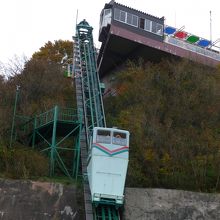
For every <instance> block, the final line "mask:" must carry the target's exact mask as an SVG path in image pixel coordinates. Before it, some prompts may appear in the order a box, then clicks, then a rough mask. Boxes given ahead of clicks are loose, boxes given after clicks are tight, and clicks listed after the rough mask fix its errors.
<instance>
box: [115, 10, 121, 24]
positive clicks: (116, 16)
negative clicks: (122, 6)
mask: <svg viewBox="0 0 220 220" xmlns="http://www.w3.org/2000/svg"><path fill="white" fill-rule="evenodd" d="M114 12H115V13H114V19H115V20H117V21H119V20H120V10H119V9H117V8H115V11H114Z"/></svg>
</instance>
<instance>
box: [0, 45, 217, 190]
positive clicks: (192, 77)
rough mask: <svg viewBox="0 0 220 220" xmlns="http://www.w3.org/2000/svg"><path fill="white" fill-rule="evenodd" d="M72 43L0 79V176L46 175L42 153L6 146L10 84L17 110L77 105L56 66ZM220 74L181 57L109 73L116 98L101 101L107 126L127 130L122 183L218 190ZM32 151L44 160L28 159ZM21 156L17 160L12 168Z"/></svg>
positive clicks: (41, 54) (130, 65)
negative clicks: (128, 140) (127, 158)
mask: <svg viewBox="0 0 220 220" xmlns="http://www.w3.org/2000/svg"><path fill="white" fill-rule="evenodd" d="M71 48H72V43H71V42H63V41H55V43H51V42H48V43H47V44H45V46H44V47H42V48H41V49H40V51H38V52H36V53H35V54H34V55H33V57H32V58H31V59H30V60H29V61H27V62H26V63H25V67H24V69H23V70H22V71H21V72H20V73H19V74H16V75H12V76H11V77H9V78H8V79H4V78H3V76H2V77H1V81H0V84H1V87H0V95H1V97H0V106H1V108H0V111H1V114H0V117H1V118H0V124H1V126H0V128H1V129H0V137H1V147H0V152H1V154H0V158H1V162H0V164H1V167H0V173H1V176H6V177H10V178H29V177H39V176H42V175H43V176H45V175H46V173H47V171H48V165H47V164H48V161H47V158H46V157H45V156H44V155H41V154H39V155H38V153H37V152H33V153H32V152H31V151H30V149H29V148H26V146H20V145H19V144H18V143H14V147H15V148H13V149H8V146H9V140H10V131H11V121H12V114H13V106H14V97H15V87H16V85H20V86H21V87H20V93H19V99H18V106H17V114H19V115H26V116H31V115H34V114H37V113H40V112H44V111H46V110H48V109H50V108H52V107H53V106H54V105H60V106H63V107H75V98H74V88H73V86H72V82H71V80H70V79H67V78H65V77H64V76H63V69H62V66H61V65H60V63H59V61H60V60H61V59H62V57H63V56H64V55H65V51H67V52H68V53H69V54H70V56H72V54H71V51H72V49H71ZM219 72H220V71H219V70H216V69H212V68H208V67H204V66H202V65H198V64H195V63H192V62H190V61H186V60H182V61H167V60H164V61H162V62H161V63H159V64H152V63H144V62H143V61H140V62H139V63H132V62H128V64H127V65H126V67H124V68H123V69H122V70H121V71H119V72H116V73H114V77H113V78H114V81H113V83H112V85H111V86H112V87H113V88H114V89H115V90H116V91H117V95H116V96H114V95H112V96H108V97H105V99H104V104H105V111H106V116H107V121H108V123H107V124H108V126H117V127H120V128H124V129H127V130H129V131H130V132H131V144H130V146H131V148H130V162H129V171H128V176H127V183H126V184H127V186H132V187H160V188H170V189H184V190H193V191H203V192H219V190H220V186H219V180H220V172H219V170H220V169H219V161H220V154H219V140H220V139H219V135H220V134H219V127H220V126H219V125H220V119H219V116H218V112H219V110H220V102H219V100H220V99H219V94H220V87H219V86H220V78H219ZM21 155H22V157H21ZM29 155H32V157H33V158H34V157H39V159H38V160H42V163H41V164H44V165H43V166H41V167H39V166H40V165H39V163H35V162H34V161H36V160H33V159H29V160H28V158H30V157H29ZM30 160H31V161H32V162H33V164H32V166H29V165H28V164H30ZM18 161H20V164H21V165H20V166H14V165H13V164H15V163H16V162H18ZM13 167H16V169H13ZM19 167H20V168H19ZM36 171H39V172H36ZM18 173H19V175H18Z"/></svg>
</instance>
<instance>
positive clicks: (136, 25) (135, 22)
mask: <svg viewBox="0 0 220 220" xmlns="http://www.w3.org/2000/svg"><path fill="white" fill-rule="evenodd" d="M132 25H133V26H135V27H138V16H136V15H132Z"/></svg>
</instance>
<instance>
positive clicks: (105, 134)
mask: <svg viewBox="0 0 220 220" xmlns="http://www.w3.org/2000/svg"><path fill="white" fill-rule="evenodd" d="M96 142H97V143H106V144H111V131H109V130H98V131H97V137H96Z"/></svg>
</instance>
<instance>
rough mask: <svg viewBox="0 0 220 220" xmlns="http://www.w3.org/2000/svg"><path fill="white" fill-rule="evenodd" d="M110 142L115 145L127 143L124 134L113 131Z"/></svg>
mask: <svg viewBox="0 0 220 220" xmlns="http://www.w3.org/2000/svg"><path fill="white" fill-rule="evenodd" d="M112 143H113V144H117V145H122V146H125V145H127V139H126V134H125V133H122V132H114V133H113V139H112Z"/></svg>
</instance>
